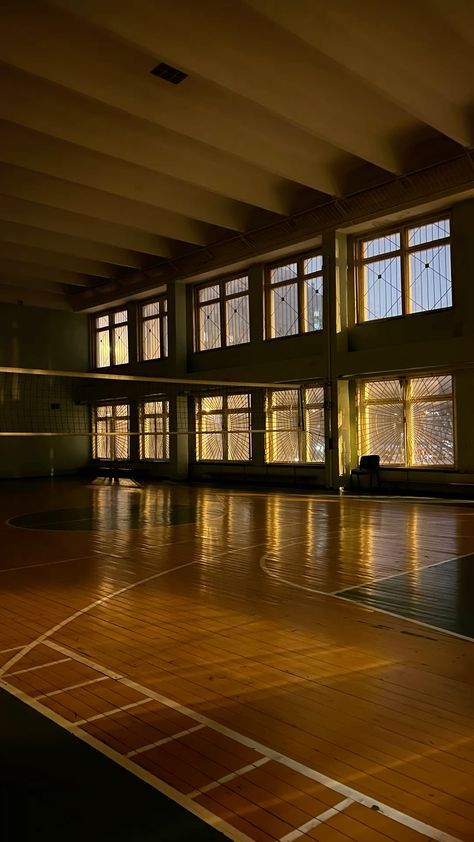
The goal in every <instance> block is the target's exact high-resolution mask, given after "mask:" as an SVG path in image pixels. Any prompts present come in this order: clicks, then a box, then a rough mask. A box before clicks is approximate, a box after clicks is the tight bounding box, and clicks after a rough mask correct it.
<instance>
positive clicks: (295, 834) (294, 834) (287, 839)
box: [280, 798, 354, 842]
mask: <svg viewBox="0 0 474 842" xmlns="http://www.w3.org/2000/svg"><path fill="white" fill-rule="evenodd" d="M353 803H354V802H353V801H352V799H351V798H344V801H339V804H336V805H335V806H334V807H330V808H329V810H325V811H324V813H320V814H319V816H316V817H315V818H314V819H310V820H309V822H305V824H302V825H300V827H298V828H296V830H292V831H291V833H287V834H286V836H282V837H281V839H280V842H293V840H294V839H299V837H300V836H303V835H304V834H305V833H307V832H308V830H312V829H313V827H317V826H318V824H324V822H327V821H328V819H332V818H333V816H337V814H338V813H342V811H343V810H345V809H346V807H350V805H351V804H353Z"/></svg>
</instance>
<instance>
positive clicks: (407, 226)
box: [354, 210, 455, 325]
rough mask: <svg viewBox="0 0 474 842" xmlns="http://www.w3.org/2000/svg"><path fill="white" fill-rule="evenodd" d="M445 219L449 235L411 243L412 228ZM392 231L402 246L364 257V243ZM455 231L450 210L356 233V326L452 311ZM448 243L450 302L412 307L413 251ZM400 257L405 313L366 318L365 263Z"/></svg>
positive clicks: (402, 301) (403, 310) (402, 299)
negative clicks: (411, 274) (410, 264)
mask: <svg viewBox="0 0 474 842" xmlns="http://www.w3.org/2000/svg"><path fill="white" fill-rule="evenodd" d="M442 220H448V222H449V226H450V228H449V235H448V236H447V237H440V238H438V239H437V240H430V241H428V242H425V243H422V244H417V245H413V246H410V245H409V244H408V235H409V231H410V230H411V229H413V228H420V227H422V226H423V225H433V224H436V223H437V222H440V221H442ZM391 234H399V235H400V248H398V249H393V250H392V251H387V252H383V253H382V254H378V255H376V256H375V257H369V258H364V257H363V247H364V243H367V242H370V241H371V240H377V239H378V238H379V237H380V238H381V237H389V236H390V235H391ZM451 241H452V234H451V212H450V210H447V211H445V212H442V213H438V214H435V215H430V216H421V217H415V218H412V219H410V220H408V221H407V222H404V223H403V224H399V225H390V226H387V227H385V228H375V229H374V230H373V231H366V232H365V233H364V234H362V235H360V236H357V237H356V238H355V240H354V280H355V304H356V313H355V315H356V325H364V324H371V323H372V322H385V321H391V320H392V319H403V318H406V317H407V316H410V317H411V316H426V315H427V314H428V313H440V312H441V313H442V312H446V311H449V310H452V309H453V308H454V306H455V301H454V284H453V278H452V275H453V273H452V270H453V260H452V247H451V246H452V242H451ZM442 245H449V262H450V267H451V304H449V305H447V306H446V307H436V308H434V309H432V310H419V311H417V312H414V311H411V310H410V309H409V281H410V269H409V261H410V254H413V253H414V252H419V251H423V250H425V249H427V248H435V247H436V246H442ZM398 256H399V257H400V291H401V306H402V312H401V313H397V314H396V315H394V316H380V318H377V319H366V318H364V317H363V312H364V301H363V298H364V279H363V268H364V266H366V265H368V264H371V263H377V262H379V261H380V260H387V259H390V258H394V257H398Z"/></svg>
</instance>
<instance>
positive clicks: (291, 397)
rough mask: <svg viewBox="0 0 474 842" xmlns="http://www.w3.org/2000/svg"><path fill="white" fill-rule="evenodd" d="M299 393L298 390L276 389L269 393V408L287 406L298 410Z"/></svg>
mask: <svg viewBox="0 0 474 842" xmlns="http://www.w3.org/2000/svg"><path fill="white" fill-rule="evenodd" d="M298 401H299V392H298V389H277V390H275V391H274V392H270V395H269V406H270V408H272V407H278V406H288V407H295V408H296V409H297V408H298Z"/></svg>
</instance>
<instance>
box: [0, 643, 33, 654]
mask: <svg viewBox="0 0 474 842" xmlns="http://www.w3.org/2000/svg"><path fill="white" fill-rule="evenodd" d="M27 645H28V644H27V643H22V644H20V646H10V648H9V649H0V655H7V654H8V652H18V650H19V649H24V648H25V646H27Z"/></svg>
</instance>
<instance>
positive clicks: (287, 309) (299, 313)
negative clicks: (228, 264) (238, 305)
mask: <svg viewBox="0 0 474 842" xmlns="http://www.w3.org/2000/svg"><path fill="white" fill-rule="evenodd" d="M266 317H267V339H277V338H278V337H281V336H295V335H296V334H298V333H310V332H311V331H315V330H322V327H323V257H322V255H321V254H313V255H305V256H302V257H295V258H293V260H291V261H290V262H289V263H279V264H278V265H274V266H268V267H267V270H266Z"/></svg>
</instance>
